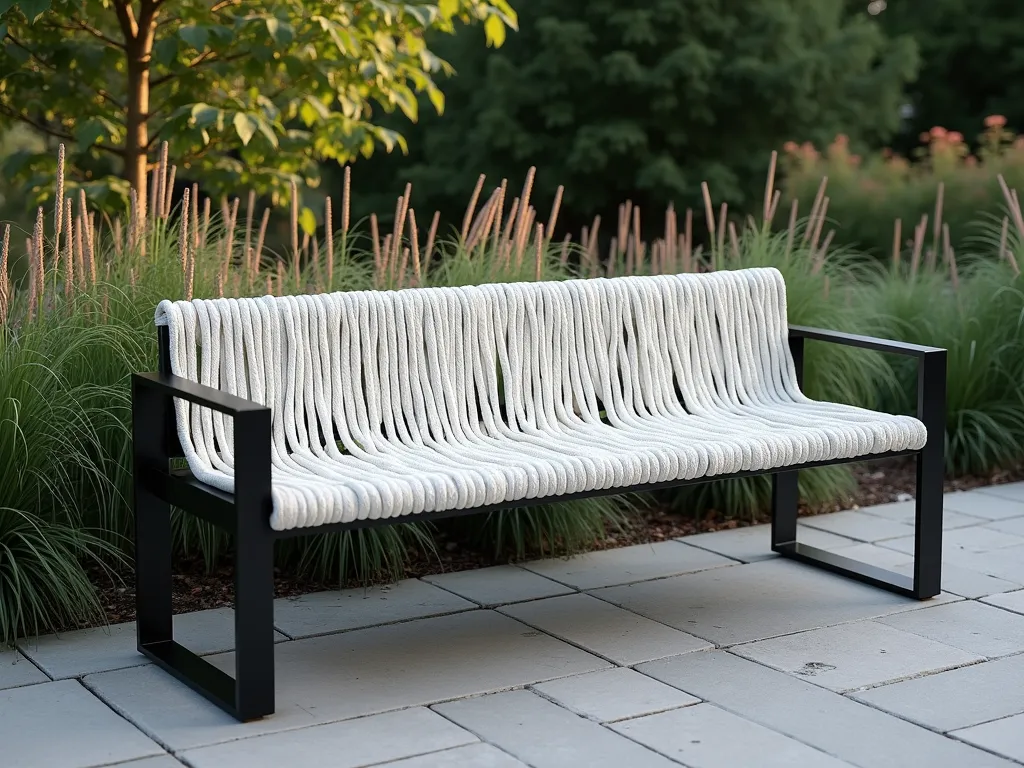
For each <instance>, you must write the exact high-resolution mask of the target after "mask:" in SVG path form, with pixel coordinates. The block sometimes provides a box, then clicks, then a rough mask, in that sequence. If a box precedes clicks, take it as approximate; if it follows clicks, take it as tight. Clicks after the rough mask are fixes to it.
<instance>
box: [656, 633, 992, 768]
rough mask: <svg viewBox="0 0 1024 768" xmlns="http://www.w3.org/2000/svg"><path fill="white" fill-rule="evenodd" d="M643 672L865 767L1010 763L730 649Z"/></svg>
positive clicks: (982, 767) (976, 767) (977, 767)
mask: <svg viewBox="0 0 1024 768" xmlns="http://www.w3.org/2000/svg"><path fill="white" fill-rule="evenodd" d="M638 670H639V671H641V672H643V673H644V674H646V675H650V676H651V677H654V678H655V679H657V680H661V681H662V682H665V683H667V684H668V685H672V686H674V687H676V688H679V689H681V690H684V691H686V692H687V693H691V694H693V695H694V696H699V697H700V698H702V699H705V700H707V701H709V702H711V703H713V704H716V705H717V706H719V707H721V708H723V709H726V710H728V711H730V712H732V713H733V714H736V715H739V716H741V717H744V718H746V719H748V720H751V721H753V722H755V723H760V724H761V725H764V726H766V727H768V728H771V729H772V730H775V731H778V732H779V733H783V734H786V735H788V736H791V737H793V738H794V739H797V740H798V741H802V742H803V743H805V744H808V745H810V746H813V747H817V748H818V749H820V750H822V751H823V752H827V753H829V754H831V755H835V756H836V757H839V758H840V759H842V760H845V761H846V762H848V763H850V764H852V765H856V766H859V767H860V768H907V766H912V765H926V766H929V768H966V766H970V768H1010V766H1011V765H1012V764H1011V763H1009V762H1008V761H1005V760H1002V759H1000V758H997V757H993V756H992V755H989V754H987V753H985V752H982V751H981V750H978V749H974V748H972V747H968V746H967V745H965V744H961V743H958V742H956V741H953V740H951V739H948V738H946V737H944V736H940V735H939V734H937V733H935V732H933V731H929V730H927V729H925V728H921V727H920V726H916V725H913V724H911V723H908V722H906V721H904V720H900V719H898V718H895V717H892V716H890V715H887V714H884V713H883V712H880V711H878V710H877V709H872V708H871V707H868V706H865V705H863V704H860V703H858V702H855V701H852V700H851V699H848V698H847V697H845V696H841V695H839V694H837V693H833V692H832V691H829V690H826V689H825V688H819V687H818V686H815V685H812V684H811V683H809V682H807V681H805V680H801V679H799V678H797V677H793V676H792V675H787V674H784V673H782V672H778V671H776V670H774V669H769V668H768V667H764V666H761V665H760V664H755V663H754V662H752V661H747V660H746V659H742V658H740V657H739V656H735V655H733V654H732V653H726V652H724V651H713V652H709V653H691V654H687V655H686V656H680V657H678V658H673V659H662V660H661V661H653V662H650V663H649V664H642V665H640V666H639V667H638Z"/></svg>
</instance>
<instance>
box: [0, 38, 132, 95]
mask: <svg viewBox="0 0 1024 768" xmlns="http://www.w3.org/2000/svg"><path fill="white" fill-rule="evenodd" d="M7 37H8V38H9V39H10V41H11V42H12V43H14V44H15V45H16V46H18V47H19V48H21V50H23V51H25V53H27V54H28V55H29V56H30V57H31V58H32V59H34V60H35V61H36V62H38V63H39V65H40V66H43V67H46V68H47V69H49V70H50V71H51V72H61V73H62V74H65V75H66V74H67V73H66V72H64V71H63V70H58V68H57V67H56V66H54V65H53V64H51V63H50V62H49V61H47V60H46V59H44V58H43V57H42V56H40V55H39V54H38V53H36V52H35V51H33V50H32V49H31V48H29V47H28V46H27V45H25V44H24V43H23V42H21V41H20V40H18V39H17V38H16V37H15V36H14V35H12V34H11V33H10V32H8V33H7ZM68 79H69V80H71V78H68ZM72 82H73V83H75V85H80V86H81V87H83V88H87V89H89V90H91V91H92V92H93V93H95V94H96V95H97V96H99V97H100V98H101V99H105V100H106V101H109V102H110V103H111V104H113V105H114V106H115V107H117V108H118V109H124V108H125V107H124V104H122V103H121V102H120V101H118V100H117V99H115V98H114V97H113V96H112V95H111V94H110V93H108V92H107V91H106V90H104V89H103V88H97V87H96V86H94V85H89V84H88V83H85V82H82V81H81V80H72Z"/></svg>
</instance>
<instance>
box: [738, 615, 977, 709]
mask: <svg viewBox="0 0 1024 768" xmlns="http://www.w3.org/2000/svg"><path fill="white" fill-rule="evenodd" d="M733 651H734V652H735V653H736V654H738V655H740V656H743V657H744V658H747V659H751V660H753V661H757V662H759V663H761V664H765V665H767V666H769V667H772V668H774V669H778V670H781V671H783V672H788V673H789V674H792V675H799V676H801V677H804V678H806V679H807V680H809V681H810V682H812V683H815V684H817V685H820V686H822V687H825V688H828V689H830V690H833V691H840V692H843V691H852V690H856V689H858V688H862V687H864V686H869V685H878V684H880V683H886V682H890V681H893V680H900V679H903V678H907V677H911V676H913V675H919V674H923V673H926V672H938V671H940V670H943V669H950V668H952V667H959V666H963V665H964V664H971V663H973V662H976V661H980V660H981V659H982V657H981V655H979V654H973V653H968V652H967V651H963V650H961V649H959V648H954V647H952V646H949V645H945V644H943V643H939V642H936V641H934V640H929V639H928V638H925V637H920V636H919V635H915V634H911V633H910V632H902V631H900V630H898V629H894V628H892V627H890V626H888V625H886V624H882V623H880V622H877V621H860V622H856V623H853V624H842V625H840V626H838V627H826V628H824V629H815V630H811V631H810V632H801V633H799V634H795V635H787V636H785V637H776V638H772V639H771V640H762V641H761V642H757V643H751V644H749V645H741V646H737V647H736V648H734V649H733Z"/></svg>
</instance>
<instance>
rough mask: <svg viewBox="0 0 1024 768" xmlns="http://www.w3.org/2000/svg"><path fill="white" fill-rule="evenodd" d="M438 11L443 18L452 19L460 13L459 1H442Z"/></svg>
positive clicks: (438, 5)
mask: <svg viewBox="0 0 1024 768" xmlns="http://www.w3.org/2000/svg"><path fill="white" fill-rule="evenodd" d="M437 10H438V11H440V12H441V18H443V19H445V20H447V19H450V18H451V17H452V16H454V15H455V14H456V13H458V12H459V0H440V2H439V3H438V4H437Z"/></svg>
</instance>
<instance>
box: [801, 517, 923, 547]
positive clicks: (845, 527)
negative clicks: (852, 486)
mask: <svg viewBox="0 0 1024 768" xmlns="http://www.w3.org/2000/svg"><path fill="white" fill-rule="evenodd" d="M801 522H802V523H803V524H804V525H806V526H808V527H810V528H817V529H818V530H821V531H827V532H828V533H834V534H836V535H837V536H845V537H846V538H848V539H856V540H857V541H866V542H869V543H870V542H875V541H882V540H884V539H897V538H899V537H901V536H913V535H914V527H913V526H911V525H904V524H903V523H895V522H893V521H892V520H886V519H885V518H881V517H877V516H875V515H868V514H865V513H864V512H861V511H858V510H849V511H846V512H837V513H835V514H832V515H816V516H814V517H806V518H804V519H803V520H801Z"/></svg>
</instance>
